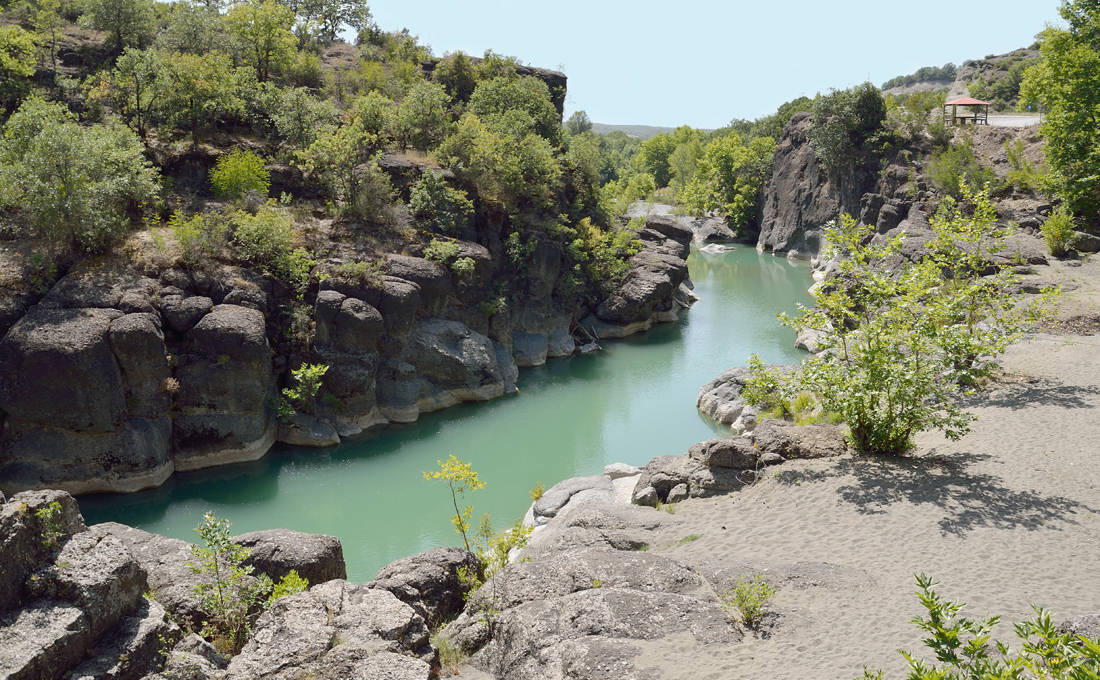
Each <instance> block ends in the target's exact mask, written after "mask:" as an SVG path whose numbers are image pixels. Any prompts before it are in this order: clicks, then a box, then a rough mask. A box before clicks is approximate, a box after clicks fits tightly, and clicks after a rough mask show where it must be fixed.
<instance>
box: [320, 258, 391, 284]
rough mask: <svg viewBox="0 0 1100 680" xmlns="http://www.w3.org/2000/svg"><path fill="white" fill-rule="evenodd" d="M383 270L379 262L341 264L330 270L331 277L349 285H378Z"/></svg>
mask: <svg viewBox="0 0 1100 680" xmlns="http://www.w3.org/2000/svg"><path fill="white" fill-rule="evenodd" d="M384 273H385V269H384V267H383V266H382V262H381V261H379V260H365V261H362V262H342V263H340V264H338V265H336V266H334V267H333V268H332V276H334V277H336V278H338V279H340V280H342V281H347V282H349V283H362V284H366V285H378V284H381V282H382V275H383V274H384Z"/></svg>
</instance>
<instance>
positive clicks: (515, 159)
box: [436, 113, 561, 212]
mask: <svg viewBox="0 0 1100 680" xmlns="http://www.w3.org/2000/svg"><path fill="white" fill-rule="evenodd" d="M436 156H437V158H438V159H439V160H440V162H441V163H442V164H443V165H444V166H446V167H449V168H451V169H452V170H454V172H455V173H456V174H457V175H459V176H460V177H462V178H464V179H465V180H467V181H469V182H472V183H473V184H474V186H476V187H477V193H478V196H479V197H481V198H482V199H484V200H488V201H493V202H496V203H499V204H501V205H503V206H504V207H505V209H506V210H508V211H511V212H518V211H522V210H525V209H536V210H537V209H544V208H547V207H549V205H550V203H551V201H552V199H553V197H554V194H555V192H556V190H557V188H558V185H559V182H560V180H561V165H560V164H559V163H558V160H557V158H556V156H555V154H554V149H553V147H552V146H551V145H550V142H549V141H547V140H546V139H545V138H544V137H541V136H539V135H537V134H535V133H533V132H529V133H527V134H526V135H525V136H522V137H520V136H515V135H511V134H498V133H496V132H494V131H493V130H490V129H489V128H488V127H487V126H486V125H485V123H484V122H482V120H481V119H480V118H478V117H477V116H476V115H474V114H473V113H467V114H465V115H464V116H463V117H462V118H461V119H460V120H459V122H458V125H457V126H456V127H455V130H454V132H452V133H451V135H450V136H448V137H447V139H445V140H443V143H442V144H441V145H440V146H439V149H438V150H437V151H436Z"/></svg>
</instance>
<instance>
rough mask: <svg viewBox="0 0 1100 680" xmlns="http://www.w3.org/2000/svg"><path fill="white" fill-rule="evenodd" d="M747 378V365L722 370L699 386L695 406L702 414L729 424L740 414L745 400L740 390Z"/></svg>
mask: <svg viewBox="0 0 1100 680" xmlns="http://www.w3.org/2000/svg"><path fill="white" fill-rule="evenodd" d="M748 379H749V369H748V367H747V366H738V367H737V368H731V369H730V370H728V371H725V372H723V373H722V374H721V375H720V376H718V377H717V378H715V379H714V380H711V381H710V382H708V383H707V384H706V385H703V386H702V387H700V388H699V397H698V398H697V399H696V401H695V406H696V408H698V409H699V410H700V411H701V412H702V413H703V415H705V416H707V417H708V418H711V419H712V420H716V421H718V422H719V423H722V424H723V425H729V424H731V423H732V422H733V421H735V420H737V417H738V416H740V415H741V411H742V409H744V407H745V402H744V400H743V399H741V390H742V388H743V387H744V386H745V382H746V381H747V380H748Z"/></svg>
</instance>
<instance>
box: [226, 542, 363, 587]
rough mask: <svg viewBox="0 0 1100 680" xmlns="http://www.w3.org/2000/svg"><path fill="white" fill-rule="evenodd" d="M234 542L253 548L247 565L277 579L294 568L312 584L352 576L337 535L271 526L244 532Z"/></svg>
mask: <svg viewBox="0 0 1100 680" xmlns="http://www.w3.org/2000/svg"><path fill="white" fill-rule="evenodd" d="M233 542H234V543H236V544H237V545H240V546H244V547H245V548H248V549H249V550H251V551H252V554H251V555H249V556H248V559H247V560H246V562H245V563H246V564H248V565H250V566H252V567H254V568H255V569H256V572H257V573H262V574H267V575H268V576H270V577H271V578H272V580H274V581H278V580H279V579H281V578H283V577H284V576H286V575H287V573H289V572H290V570H291V569H294V570H296V571H297V572H298V575H299V576H301V577H302V578H304V579H306V580H308V581H309V585H310V586H315V585H317V584H320V583H325V582H326V581H332V580H334V579H344V578H347V575H348V574H347V566H346V565H345V564H344V548H343V546H342V545H341V544H340V539H338V538H336V537H335V536H326V535H324V534H307V533H303V532H301V531H291V530H290V529H268V530H265V531H252V532H249V533H247V534H241V535H240V536H237V537H236V538H234V539H233Z"/></svg>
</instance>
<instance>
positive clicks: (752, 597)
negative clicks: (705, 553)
mask: <svg viewBox="0 0 1100 680" xmlns="http://www.w3.org/2000/svg"><path fill="white" fill-rule="evenodd" d="M773 597H775V587H774V586H773V585H772V584H770V583H768V582H767V581H766V580H765V579H764V577H763V575H761V574H755V575H753V576H752V577H751V578H748V579H746V578H744V577H742V576H738V577H737V582H736V583H735V584H734V586H733V587H732V588H730V589H729V590H724V591H722V592H721V593H719V594H718V600H719V601H720V602H721V603H722V606H723V607H725V608H726V609H727V610H729V611H734V610H736V611H737V613H738V614H740V615H741V623H743V624H745V625H746V626H748V627H749V628H752V627H753V626H755V625H756V624H757V623H758V622H759V621H760V617H761V616H763V615H764V612H765V611H766V610H767V607H768V603H769V602H770V601H771V599H772V598H773Z"/></svg>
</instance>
